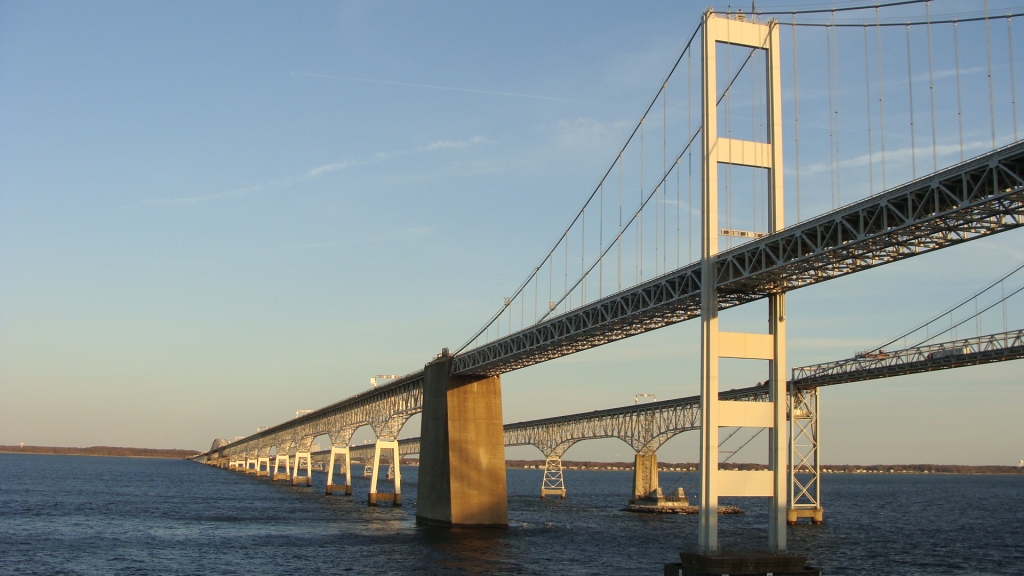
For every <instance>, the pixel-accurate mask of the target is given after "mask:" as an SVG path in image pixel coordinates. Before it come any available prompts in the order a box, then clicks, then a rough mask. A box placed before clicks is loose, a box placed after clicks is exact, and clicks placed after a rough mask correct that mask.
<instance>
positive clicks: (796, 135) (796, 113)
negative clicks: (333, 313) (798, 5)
mask: <svg viewBox="0 0 1024 576" xmlns="http://www.w3.org/2000/svg"><path fill="white" fill-rule="evenodd" d="M798 87H799V82H798V81H797V61H796V13H794V14H793V142H794V149H795V151H796V221H797V222H800V91H799V90H798ZM829 146H830V147H831V143H830V144H829Z"/></svg>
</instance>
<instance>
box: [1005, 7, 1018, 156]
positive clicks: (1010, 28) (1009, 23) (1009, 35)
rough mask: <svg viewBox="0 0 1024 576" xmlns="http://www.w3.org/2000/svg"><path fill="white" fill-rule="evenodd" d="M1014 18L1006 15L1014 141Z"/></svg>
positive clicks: (1015, 108) (1015, 82) (1014, 135)
mask: <svg viewBox="0 0 1024 576" xmlns="http://www.w3.org/2000/svg"><path fill="white" fill-rule="evenodd" d="M1012 21H1013V19H1012V18H1010V17H1009V16H1007V17H1006V41H1007V42H1008V43H1009V48H1010V107H1011V108H1013V141H1014V142H1016V141H1017V140H1018V138H1017V81H1016V78H1014V74H1013V26H1012Z"/></svg>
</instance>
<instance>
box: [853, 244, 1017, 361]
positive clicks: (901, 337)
mask: <svg viewBox="0 0 1024 576" xmlns="http://www.w3.org/2000/svg"><path fill="white" fill-rule="evenodd" d="M1022 269H1024V263H1021V264H1019V265H1017V266H1015V267H1014V268H1013V269H1012V270H1010V271H1009V272H1007V273H1006V274H1003V275H1002V276H1000V277H999V279H997V280H996V281H994V282H992V283H991V284H988V285H987V286H985V287H984V288H982V289H981V290H979V291H977V292H975V293H974V294H972V295H971V296H968V297H967V298H965V299H964V300H962V301H961V302H959V303H958V304H956V305H955V306H953V307H951V308H948V309H946V310H944V311H943V312H942V313H941V314H938V315H936V316H934V317H933V318H931V319H929V320H928V321H927V322H922V323H921V324H919V325H917V326H916V327H914V328H913V329H911V330H908V331H906V332H904V333H903V334H900V335H899V336H897V337H895V338H893V339H892V340H889V341H888V342H886V343H885V344H882V345H881V346H878V347H876V348H873V349H872V350H871V351H872V352H877V351H880V350H882V349H883V348H885V347H886V346H890V345H892V344H893V343H895V342H899V341H900V340H902V339H904V338H906V337H907V336H910V335H911V334H913V333H914V332H917V331H918V330H920V329H922V328H925V327H927V326H929V325H931V324H932V323H934V322H935V321H936V320H939V319H941V318H944V317H946V315H948V314H951V313H953V312H954V311H956V310H957V309H958V308H960V307H962V306H964V305H965V304H967V303H969V302H970V301H971V300H974V299H975V298H977V297H979V296H981V295H982V294H984V293H985V292H988V291H989V290H991V289H992V288H994V287H995V286H996V285H999V284H1001V283H1003V282H1004V281H1005V280H1006V279H1007V278H1009V277H1010V276H1013V275H1014V274H1016V273H1017V272H1019V271H1021V270H1022ZM929 340H930V338H929Z"/></svg>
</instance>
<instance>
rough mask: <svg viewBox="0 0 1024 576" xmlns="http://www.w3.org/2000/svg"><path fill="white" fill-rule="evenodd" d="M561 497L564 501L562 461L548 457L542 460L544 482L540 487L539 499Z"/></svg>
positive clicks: (554, 457)
mask: <svg viewBox="0 0 1024 576" xmlns="http://www.w3.org/2000/svg"><path fill="white" fill-rule="evenodd" d="M545 496H561V497H562V499H563V500H565V478H564V477H563V476H562V459H561V458H559V457H558V456H548V457H547V458H546V459H545V460H544V480H542V481H541V485H540V497H541V498H544V497H545Z"/></svg>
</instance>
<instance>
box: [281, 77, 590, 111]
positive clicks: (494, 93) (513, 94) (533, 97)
mask: <svg viewBox="0 0 1024 576" xmlns="http://www.w3.org/2000/svg"><path fill="white" fill-rule="evenodd" d="M292 76H308V77H310V78H328V79H331V80H347V81H349V82H367V83H370V84H388V85H391V86H406V87H409V88H428V89H430V90H447V91H451V92H470V93H473V94H487V95H490V96H508V97H511V98H529V99H531V100H547V101H549V102H565V103H568V104H597V105H599V106H609V104H604V103H601V102H588V101H586V100H572V99H569V98H555V97H551V96H537V95H535V94H519V93H516V92H498V91H495V90H475V89H473V88H458V87H455V86H436V85H434V84H414V83H411V82H395V81H392V80H374V79H371V78H353V77H351V76H332V75H329V74H307V73H305V72H292Z"/></svg>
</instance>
